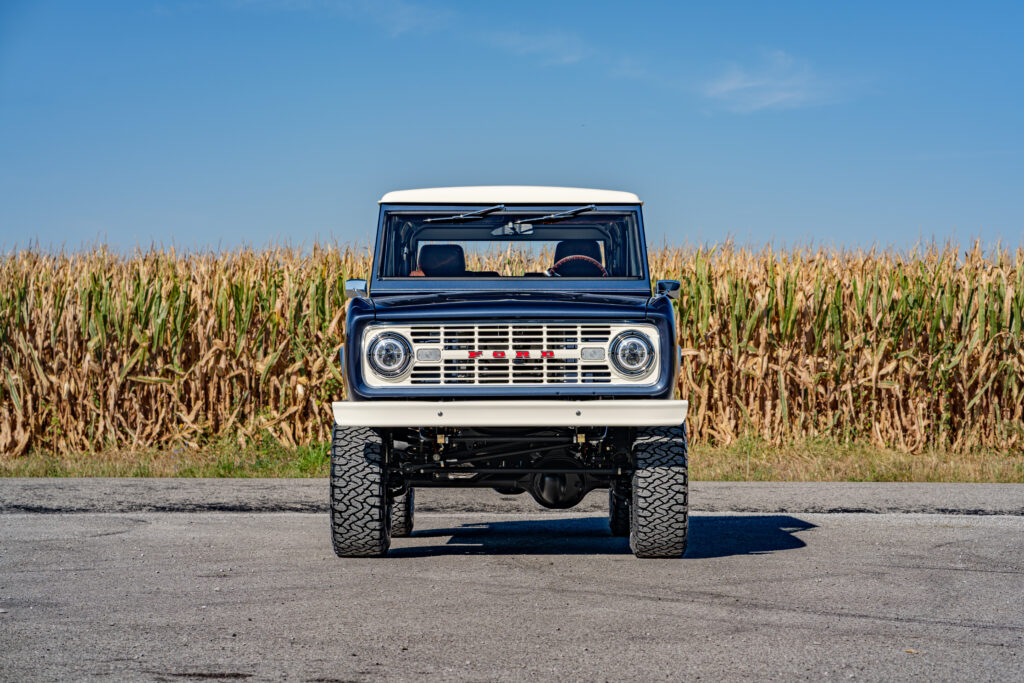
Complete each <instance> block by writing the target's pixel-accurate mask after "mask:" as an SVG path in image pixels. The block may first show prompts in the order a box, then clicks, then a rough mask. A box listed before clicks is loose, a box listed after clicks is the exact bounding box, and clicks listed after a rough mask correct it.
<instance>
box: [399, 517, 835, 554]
mask: <svg viewBox="0 0 1024 683" xmlns="http://www.w3.org/2000/svg"><path fill="white" fill-rule="evenodd" d="M813 528H815V525H814V524H811V523H810V522H805V521H804V520H802V519H798V518H796V517H791V516H789V515H742V516H734V515H692V516H691V517H690V539H689V547H688V548H687V551H686V556H685V557H686V558H687V559H699V558H712V557H729V556H732V555H756V554H762V553H772V552H777V551H780V550H795V549H797V548H803V547H805V546H806V545H807V544H806V543H804V541H803V540H801V539H800V538H799V537H797V536H796V535H795V534H796V533H797V532H800V531H806V530H807V529H813ZM446 537H448V538H447V540H446V541H444V542H443V543H441V544H438V545H417V546H410V547H401V546H398V547H395V545H392V547H391V551H390V552H389V553H388V555H389V556H390V557H436V556H438V555H621V554H628V553H629V552H630V550H629V539H626V538H618V537H615V536H612V535H611V533H610V532H609V530H608V518H607V517H604V516H595V517H573V518H568V519H566V518H561V519H551V520H544V519H540V520H538V519H530V520H516V521H507V522H477V523H471V524H462V525H460V526H458V527H453V528H448V529H427V530H424V531H417V532H414V533H413V535H412V538H413V539H414V540H415V539H420V540H422V539H428V538H438V539H441V538H446Z"/></svg>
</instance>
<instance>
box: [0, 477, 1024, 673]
mask: <svg viewBox="0 0 1024 683" xmlns="http://www.w3.org/2000/svg"><path fill="white" fill-rule="evenodd" d="M40 483H44V481H43V480H35V482H34V484H33V486H34V485H37V484H40ZM95 485H96V486H98V487H103V486H106V487H114V488H116V487H117V485H116V483H112V482H110V481H103V480H100V481H99V482H97V483H96V484H95ZM207 485H208V484H207V483H204V484H203V485H202V487H205V486H207ZM234 485H235V483H234V482H225V483H224V484H223V486H224V487H225V489H230V488H231V487H232V486H234ZM304 485H306V484H303V486H304ZM27 486H28V485H27V484H26V483H25V481H21V482H19V481H18V480H7V481H3V480H0V502H2V503H3V506H2V508H0V509H3V510H4V511H5V512H6V514H0V679H3V680H11V681H24V680H55V679H62V680H69V679H70V680H76V679H107V680H160V681H182V680H295V681H335V680H337V681H349V680H379V679H385V678H386V679H398V680H410V679H422V678H427V677H429V678H441V679H458V680H491V679H502V680H536V679H542V680H550V679H559V680H566V679H568V680H615V679H638V680H679V679H683V678H688V679H702V678H703V679H715V680H720V679H728V680H749V679H764V678H770V679H785V680H810V679H813V680H824V679H842V680H850V679H852V680H892V679H898V680H906V679H929V680H964V679H968V678H969V679H971V680H975V681H978V680H981V681H985V680H1006V681H1019V680H1022V679H1024V517H1022V516H1020V515H1019V514H1006V513H1005V510H1004V507H1006V506H1009V508H1012V505H1013V501H1014V500H1017V501H1018V504H1019V502H1020V499H1021V498H1024V487H1018V488H1015V489H1013V488H1010V489H1007V488H1002V489H992V490H991V491H990V492H989V494H986V490H985V489H984V487H982V488H976V489H972V490H968V491H967V492H957V491H956V490H955V489H953V488H945V489H944V488H942V487H941V486H940V487H938V488H936V489H935V490H934V492H933V494H932V496H933V497H934V499H935V500H934V501H933V505H934V508H935V509H938V510H946V511H947V512H946V513H944V514H935V513H921V512H902V513H900V512H884V511H879V510H877V509H876V510H873V511H871V512H865V513H849V512H841V513H826V512H804V511H800V510H801V500H803V501H804V502H803V503H802V504H803V505H805V506H807V502H806V501H812V502H813V501H817V502H822V501H826V500H832V501H833V503H832V504H833V505H834V506H835V507H836V508H847V509H848V508H854V509H857V508H871V507H872V506H876V507H878V506H880V505H882V503H880V501H883V502H884V501H885V500H890V499H893V500H895V499H897V498H898V497H899V496H898V495H897V494H898V491H899V489H898V488H896V489H892V488H889V489H888V491H889V493H885V494H884V495H883V494H882V493H879V492H878V491H875V492H874V493H870V489H868V488H863V487H860V486H854V487H852V488H846V489H843V488H842V487H840V488H839V489H838V491H839V492H838V493H837V492H835V491H833V492H832V493H831V494H829V493H827V492H826V491H824V490H819V489H815V488H814V487H813V486H811V485H805V486H804V489H803V495H802V496H798V495H795V494H794V493H793V487H792V486H788V487H787V485H778V486H779V488H778V489H777V496H776V497H775V499H774V501H775V502H774V503H772V500H773V499H772V496H771V485H762V487H761V488H756V487H755V488H753V489H750V490H751V491H754V493H755V494H756V495H752V496H751V497H750V499H749V500H754V501H757V500H762V499H763V500H764V501H766V502H767V504H765V505H764V506H763V507H764V508H765V509H764V510H761V511H749V512H744V513H735V512H729V511H721V510H707V508H711V507H714V506H717V505H719V504H724V503H726V502H728V500H729V499H728V496H730V495H733V494H732V493H723V492H722V491H719V492H718V493H717V494H716V495H717V497H715V496H712V495H711V493H705V494H704V495H705V501H706V502H705V503H704V504H703V505H702V504H701V503H699V502H698V498H699V496H698V493H697V491H696V490H695V492H694V498H695V500H694V507H695V508H700V509H704V510H705V511H702V512H695V513H694V515H693V517H692V522H691V544H690V549H689V551H688V553H687V555H686V557H685V558H684V559H682V560H637V559H635V558H633V557H632V556H631V555H630V554H629V550H628V545H627V543H626V541H625V540H624V539H618V538H613V537H611V536H610V535H609V534H608V532H607V521H606V518H605V517H604V516H603V514H602V512H601V511H600V509H595V508H599V507H600V501H599V500H595V499H588V501H587V503H586V504H585V506H584V507H583V508H581V509H578V510H574V511H570V512H569V513H552V512H542V511H541V510H540V508H538V507H536V506H535V505H534V504H533V503H532V502H530V501H529V500H528V499H524V497H522V496H519V497H515V498H509V497H502V496H499V495H498V494H494V493H490V494H489V495H488V494H487V493H486V492H472V493H471V494H460V493H459V492H453V491H427V490H424V495H423V496H422V499H423V501H422V504H421V506H420V509H421V510H424V509H427V510H434V511H432V512H421V513H420V514H418V516H417V531H416V533H415V535H414V536H413V537H412V538H408V539H396V540H395V541H394V543H393V545H392V551H391V554H390V556H389V557H388V558H386V559H381V560H352V559H349V560H341V559H338V558H336V557H334V555H333V554H332V553H331V549H330V544H329V539H328V524H327V519H326V515H325V514H323V513H320V512H312V513H310V512H272V511H267V512H216V511H214V512H211V511H192V512H173V511H172V512H152V511H145V510H144V509H143V510H135V511H127V512H102V511H96V507H101V508H102V506H100V505H98V504H97V503H95V502H93V503H90V504H89V505H88V506H85V505H79V506H77V507H76V506H75V505H73V504H67V505H65V506H64V511H63V512H54V511H51V512H50V513H49V514H44V513H41V512H34V513H33V512H24V511H21V510H20V509H19V505H20V503H18V501H19V500H22V499H21V498H20V497H22V496H24V495H26V494H25V491H26V490H27V489H26V487H27ZM88 486H89V484H88V482H84V483H83V484H82V485H81V487H80V491H79V493H80V494H81V495H80V499H82V500H85V499H89V498H90V494H89V493H88V491H87V489H88ZM148 486H151V484H150V485H148ZM209 486H213V484H212V483H210V484H209ZM282 486H283V488H281V489H280V491H286V490H287V482H286V483H285V484H283V485H282ZM823 486H827V485H823ZM869 486H870V485H869ZM874 486H882V490H883V491H884V490H885V485H874ZM202 487H200V488H202ZM28 488H29V489H31V488H32V487H30V486H29V487H28ZM143 488H144V487H143ZM740 488H741V489H742V487H740ZM140 490H141V488H137V489H135V494H134V497H135V500H136V503H137V505H138V506H139V507H143V508H145V506H146V505H149V504H152V505H153V506H156V505H158V504H160V501H159V500H158V499H157V498H159V495H160V487H159V486H156V487H155V489H153V490H151V491H149V492H148V493H145V494H143V493H140V492H139V491H140ZM204 490H205V492H206V493H207V494H209V493H210V491H211V490H212V489H204ZM907 490H908V491H909V489H907ZM63 491H64V492H65V493H69V492H71V493H73V492H74V491H73V487H71V486H70V485H67V484H66V483H65V488H64V489H63ZM154 491H155V492H154ZM37 492H38V491H37ZM1018 492H1019V493H1018ZM164 493H166V491H164ZM417 493H418V495H419V492H417ZM926 493H927V492H926V491H923V490H918V491H916V492H913V493H912V495H911V494H908V497H909V498H910V499H913V500H914V501H916V502H914V505H916V506H919V505H921V504H923V503H922V502H923V501H925V499H926V498H927V495H926ZM231 495H233V494H229V493H225V492H223V491H222V492H221V494H220V498H219V499H221V500H228V499H230V498H231ZM147 496H156V497H157V498H154V499H153V500H150V501H149V502H148V503H147V500H149V499H148V498H147ZM1001 496H1002V497H1004V498H1005V500H1003V499H1001V498H1000V497H1001ZM132 497H133V494H132V493H131V484H128V483H126V484H124V485H123V486H122V489H121V490H120V493H119V494H118V495H113V494H112V493H110V491H108V492H107V498H108V499H109V501H110V505H111V507H112V508H113V509H120V507H119V506H121V505H122V502H123V501H124V500H129V499H131V498H132ZM298 497H301V496H298ZM96 498H97V499H99V498H102V496H96ZM214 498H217V496H214ZM986 498H990V499H992V500H996V501H997V503H998V504H996V505H995V508H998V509H995V510H992V509H988V510H987V511H985V510H984V509H983V512H984V513H983V514H981V513H979V511H978V508H977V504H978V503H979V501H984V499H986ZM484 500H489V501H490V503H489V504H488V505H484V504H483V503H482V502H481V501H484ZM1000 500H1002V502H999V501H1000ZM118 501H121V502H118ZM787 501H788V502H787ZM950 501H960V502H959V503H957V504H958V505H961V506H962V507H963V510H961V511H967V512H971V513H972V514H959V513H951V512H949V509H950V507H951V505H952V503H951V502H950ZM748 502H749V501H748ZM815 505H817V503H815ZM738 506H739V505H737V506H736V507H738ZM1000 506H1003V507H1000ZM165 507H166V501H165ZM181 507H182V509H185V508H188V509H193V510H194V509H195V508H196V504H195V502H194V501H193V503H189V504H188V505H184V504H183V505H182V506H181ZM882 507H884V505H882ZM983 507H984V506H983ZM481 508H483V511H481ZM780 508H781V509H780ZM171 509H175V508H174V507H173V506H171ZM261 509H267V508H261ZM500 509H504V510H505V512H499V511H496V510H500ZM954 509H955V507H954ZM75 510H77V511H75ZM1000 511H1002V512H1000Z"/></svg>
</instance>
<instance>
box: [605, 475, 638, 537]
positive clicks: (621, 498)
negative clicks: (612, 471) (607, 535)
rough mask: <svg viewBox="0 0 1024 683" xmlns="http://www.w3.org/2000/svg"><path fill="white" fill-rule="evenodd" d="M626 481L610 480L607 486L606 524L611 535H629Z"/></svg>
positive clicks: (628, 500)
mask: <svg viewBox="0 0 1024 683" xmlns="http://www.w3.org/2000/svg"><path fill="white" fill-rule="evenodd" d="M631 501H632V496H631V495H630V492H629V483H628V482H612V485H611V486H610V487H609V488H608V526H609V528H611V530H612V536H620V537H626V536H629V518H630V510H629V509H630V507H631V506H630V503H631Z"/></svg>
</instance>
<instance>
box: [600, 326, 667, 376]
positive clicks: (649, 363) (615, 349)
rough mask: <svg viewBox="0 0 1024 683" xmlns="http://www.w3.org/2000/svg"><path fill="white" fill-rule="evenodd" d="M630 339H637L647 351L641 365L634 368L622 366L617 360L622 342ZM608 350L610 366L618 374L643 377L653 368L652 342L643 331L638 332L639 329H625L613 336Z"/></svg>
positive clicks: (653, 353)
mask: <svg viewBox="0 0 1024 683" xmlns="http://www.w3.org/2000/svg"><path fill="white" fill-rule="evenodd" d="M632 340H636V341H639V342H640V344H642V345H643V348H644V350H645V352H646V353H647V358H646V360H645V361H644V362H643V363H642V365H640V366H638V367H637V368H634V369H631V368H628V367H623V365H622V363H621V361H620V360H619V349H620V348H621V347H622V345H623V344H624V343H626V342H629V341H632ZM608 352H609V353H608V356H609V359H610V360H611V365H612V367H613V368H614V369H615V371H616V372H618V373H619V374H620V375H623V376H624V377H629V378H630V379H637V378H640V377H644V376H646V375H649V374H650V373H651V370H652V369H653V368H654V359H655V351H654V344H652V343H651V338H650V337H648V336H647V335H646V334H644V333H643V332H640V331H639V330H626V331H625V332H623V333H621V334H619V335H618V336H617V337H615V339H613V340H612V343H611V346H610V347H609V349H608Z"/></svg>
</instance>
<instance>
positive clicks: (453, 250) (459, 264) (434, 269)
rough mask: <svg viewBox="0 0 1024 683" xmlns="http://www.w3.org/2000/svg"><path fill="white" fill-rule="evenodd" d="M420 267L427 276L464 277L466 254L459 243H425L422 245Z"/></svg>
mask: <svg viewBox="0 0 1024 683" xmlns="http://www.w3.org/2000/svg"><path fill="white" fill-rule="evenodd" d="M419 267H420V268H419V269H420V270H421V271H423V274H424V275H425V276H427V277H463V276H465V274H466V255H465V253H464V252H463V251H462V247H460V246H459V245H457V244H425V245H423V246H422V247H420V256H419Z"/></svg>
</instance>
